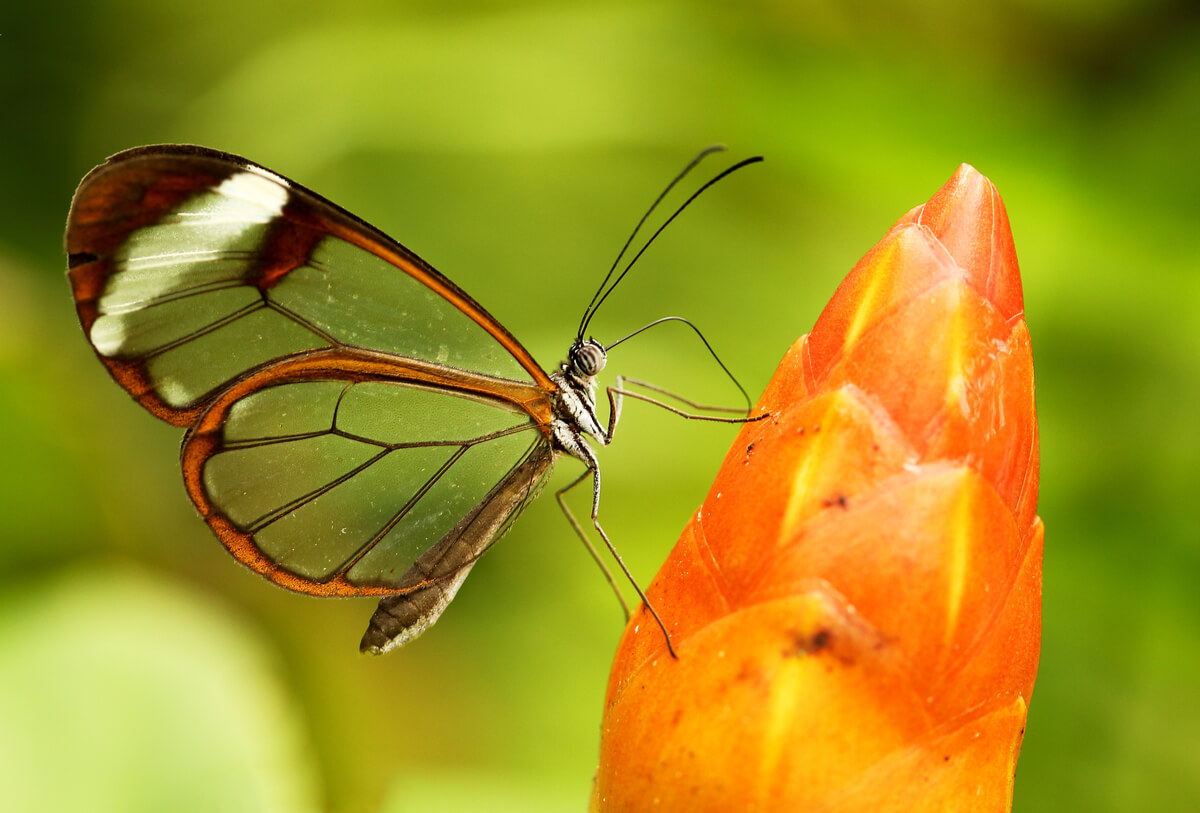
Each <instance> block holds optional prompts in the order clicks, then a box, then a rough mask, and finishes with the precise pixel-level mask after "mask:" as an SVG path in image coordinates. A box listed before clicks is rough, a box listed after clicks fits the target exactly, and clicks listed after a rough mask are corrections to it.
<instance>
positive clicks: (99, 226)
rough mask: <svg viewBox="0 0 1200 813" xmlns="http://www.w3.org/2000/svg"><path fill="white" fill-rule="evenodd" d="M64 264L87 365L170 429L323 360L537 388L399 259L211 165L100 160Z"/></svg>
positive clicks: (238, 167) (159, 153)
mask: <svg viewBox="0 0 1200 813" xmlns="http://www.w3.org/2000/svg"><path fill="white" fill-rule="evenodd" d="M67 251H68V254H69V257H70V263H71V274H70V276H71V280H72V284H73V287H74V291H75V297H76V304H77V308H78V310H79V314H80V318H81V321H82V322H83V325H84V329H85V331H86V332H87V335H88V339H89V341H90V342H91V343H92V346H93V347H94V348H95V350H96V353H97V354H98V355H99V356H100V357H101V359H102V360H103V361H104V362H105V364H106V365H107V366H108V367H109V369H110V371H111V372H112V373H113V375H114V377H115V378H116V379H117V381H118V382H119V383H121V385H122V386H124V387H125V388H126V389H128V390H129V391H130V392H131V393H132V394H133V395H134V396H135V397H137V398H138V400H139V401H140V402H141V403H142V404H143V405H144V406H146V407H147V408H148V409H150V410H151V411H152V412H154V413H155V414H156V415H158V416H159V417H162V418H164V419H165V420H169V421H171V422H172V423H176V424H179V425H185V426H186V425H189V424H190V423H192V422H193V421H194V420H195V419H196V417H197V415H198V411H199V408H200V407H201V406H202V405H203V404H204V402H205V401H206V400H208V399H210V398H211V397H212V396H213V395H214V394H215V393H217V392H219V391H220V390H221V389H222V388H223V387H224V386H226V385H227V384H228V383H229V382H230V381H232V380H234V379H236V378H237V377H238V376H240V375H243V374H245V373H246V372H247V371H249V370H252V369H255V368H256V367H258V366H260V365H263V364H267V363H270V362H272V361H273V360H275V359H277V358H280V357H282V356H285V355H287V354H290V353H295V352H300V351H304V350H310V349H317V348H323V347H341V346H349V347H361V348H369V349H372V350H377V351H381V352H385V353H390V354H395V355H400V356H406V357H411V358H418V359H422V360H425V361H430V362H434V363H438V364H443V365H449V366H453V367H458V368H463V369H467V370H472V371H477V372H480V373H485V374H488V375H494V376H501V377H506V378H511V379H516V380H521V381H526V382H531V383H537V384H539V385H540V386H543V387H545V386H548V380H547V379H546V376H545V374H544V373H543V372H542V371H541V369H540V368H539V367H538V366H537V364H536V363H535V362H534V361H533V359H532V358H531V357H530V356H529V354H528V353H527V352H526V351H525V350H524V349H523V348H522V347H521V346H520V344H518V343H517V342H516V340H515V339H513V338H512V336H511V335H510V334H508V332H507V331H506V330H504V328H502V327H501V326H499V325H498V324H497V323H495V321H494V320H493V319H492V318H491V317H490V316H489V315H488V314H487V313H486V312H485V311H484V310H483V309H482V308H481V307H480V306H479V305H478V304H477V303H475V302H474V301H473V300H472V299H471V298H470V297H468V296H467V295H466V294H465V293H463V292H462V291H461V290H460V289H458V288H457V286H455V285H454V284H453V283H452V282H450V281H449V280H447V279H446V278H445V277H443V276H442V275H440V274H439V273H438V272H436V271H434V270H433V269H432V268H430V267H429V266H428V265H427V264H426V263H424V262H423V261H421V260H420V258H418V257H417V256H416V255H414V254H412V252H410V251H408V250H407V249H405V248H403V247H402V246H400V245H399V244H397V243H396V242H395V241H393V240H391V239H390V238H388V237H386V236H385V235H383V234H382V233H380V232H379V231H378V230H376V229H374V228H373V227H371V226H369V225H367V224H366V223H363V222H362V221H360V220H358V219H357V218H354V217H353V216H352V215H350V214H348V213H346V212H345V211H344V210H342V209H340V208H338V207H336V206H335V205H333V204H332V203H329V202H328V201H326V200H325V199H324V198H321V197H320V196H318V195H316V194H315V193H312V192H310V191H308V190H306V189H304V188H303V187H301V186H299V185H297V184H294V183H292V182H291V181H288V180H286V179H284V178H282V177H281V176H279V175H276V174H274V173H272V172H270V171H268V170H266V169H263V168H262V167H259V166H257V165H255V164H252V163H249V162H247V161H244V160H243V159H238V158H235V157H233V156H228V155H225V154H223V153H217V152H214V151H210V150H203V149H201V148H188V147H173V148H146V149H142V150H133V151H130V152H127V153H122V154H121V155H118V156H116V157H114V158H113V159H110V161H109V162H108V163H106V164H104V165H102V166H101V167H99V168H97V169H96V170H94V171H93V172H92V173H91V174H90V175H89V176H88V177H87V178H85V179H84V181H83V183H82V184H81V185H80V188H79V191H78V192H77V193H76V197H75V202H74V205H73V206H72V210H71V215H70V218H69V221H68V225H67Z"/></svg>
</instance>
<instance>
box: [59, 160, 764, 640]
mask: <svg viewBox="0 0 1200 813" xmlns="http://www.w3.org/2000/svg"><path fill="white" fill-rule="evenodd" d="M712 149H716V148H712ZM712 149H710V150H705V151H704V152H702V153H701V154H700V155H698V156H697V157H696V158H695V159H694V160H693V161H692V163H690V164H689V165H688V167H687V168H686V169H685V170H684V171H683V172H682V173H680V174H679V176H677V177H676V178H675V180H674V181H672V183H671V185H670V186H668V187H667V190H664V192H663V195H665V194H666V191H668V190H670V189H671V187H672V186H673V185H674V184H675V183H676V182H677V181H678V180H680V178H682V177H683V176H684V175H685V174H686V173H687V171H688V170H689V169H691V168H692V167H693V166H695V164H696V163H697V162H698V161H699V160H700V158H702V157H703V156H704V155H705V154H707V153H708V152H711V151H712ZM758 160H761V159H760V158H758V157H755V158H751V159H747V160H745V161H742V162H740V163H738V164H736V165H734V166H733V167H730V168H729V169H727V170H725V171H724V172H722V173H721V174H719V175H717V176H716V177H715V178H713V179H712V180H710V181H709V182H708V183H706V184H705V185H704V186H702V187H701V189H700V190H698V191H697V192H696V193H695V194H693V195H692V197H691V198H689V199H688V201H687V203H690V202H691V200H693V199H695V197H696V196H697V195H699V194H700V192H701V191H703V190H704V189H706V188H707V187H708V186H710V185H712V184H713V183H715V182H716V181H717V180H719V179H720V178H722V177H724V176H725V175H727V174H728V173H729V172H732V171H734V170H735V169H738V168H740V167H741V166H744V165H746V164H748V163H753V162H754V161H758ZM663 195H660V196H659V199H658V200H656V201H655V204H656V205H657V203H658V202H659V201H661V200H662V197H663ZM687 203H684V205H683V206H681V207H679V209H678V210H677V211H676V212H675V215H672V217H671V218H670V219H668V220H667V221H666V223H669V222H670V220H671V219H673V218H674V217H675V216H676V215H678V214H679V212H680V211H682V210H683V208H684V207H686V206H687ZM653 209H654V206H651V209H650V210H651V211H652V210H653ZM649 214H650V211H648V212H647V213H646V215H647V216H648V215H649ZM645 220H646V216H643V218H642V221H641V222H640V223H639V224H638V226H639V228H640V226H641V225H642V224H643V223H644V222H645ZM666 223H664V224H663V226H662V227H660V228H659V232H661V230H662V228H663V227H665V226H666ZM659 232H656V233H655V236H657V234H658V233H659ZM636 233H637V229H635V230H634V234H635V235H636ZM653 239H654V238H653V237H651V238H650V241H652V240H653ZM632 240H633V235H631V236H630V242H632ZM650 241H647V243H646V245H649V242H650ZM628 246H629V242H627V243H626V246H625V248H628ZM66 250H67V256H68V261H69V272H68V276H69V278H70V281H71V286H72V289H73V292H74V296H75V305H76V310H77V311H78V314H79V319H80V322H81V323H82V326H83V330H84V333H85V334H86V336H87V338H88V341H89V342H90V343H91V345H92V348H93V349H94V350H95V352H96V355H97V356H98V357H99V358H100V361H101V362H103V364H104V366H105V367H107V368H108V371H109V373H110V374H111V375H112V377H113V378H114V379H115V380H116V381H117V383H118V384H120V385H121V386H122V387H124V388H125V389H126V390H127V391H128V392H129V393H130V395H132V396H133V398H134V399H135V400H136V401H137V402H138V403H139V404H141V405H142V406H143V407H145V408H146V409H147V410H149V411H150V412H151V413H152V414H154V415H155V416H157V417H158V418H161V419H162V420H164V421H167V422H168V423H171V424H174V425H176V426H180V427H184V428H186V429H187V433H186V435H185V437H184V439H183V447H182V450H181V452H180V459H181V465H182V468H183V478H184V483H185V485H186V487H187V492H188V495H189V496H190V497H191V499H192V501H193V502H194V503H195V505H196V508H197V509H198V510H199V512H200V514H201V516H203V518H204V520H205V522H207V523H208V525H209V527H210V528H212V530H213V531H214V532H215V533H216V535H217V538H218V539H220V540H221V543H222V544H223V545H224V546H225V547H226V549H228V551H229V552H230V553H231V554H233V556H234V557H235V558H237V559H238V561H240V562H242V563H243V564H244V565H246V566H247V567H249V568H250V569H251V570H253V571H255V572H256V573H259V574H261V575H262V576H265V577H266V578H267V579H270V580H271V581H273V582H275V583H276V584H278V585H281V586H283V587H286V588H288V589H290V590H295V591H298V592H301V593H308V594H310V595H318V596H381V597H382V598H381V600H380V603H379V607H378V609H377V610H376V612H375V614H374V615H373V616H372V618H371V621H370V624H369V626H368V629H367V632H366V634H365V635H364V637H363V640H362V644H361V648H362V650H363V651H366V652H372V653H382V652H385V651H387V650H390V649H392V648H394V647H397V646H399V645H401V644H403V643H405V642H407V641H410V640H412V639H413V638H415V637H416V636H418V635H420V634H421V633H422V632H423V631H424V630H425V629H427V628H428V627H429V626H430V625H431V624H433V623H434V622H435V621H436V620H437V618H438V616H439V615H441V613H442V611H443V610H444V609H445V608H446V606H447V605H448V604H449V603H450V601H451V599H453V598H454V595H455V593H456V591H457V590H458V588H459V587H460V585H461V584H462V582H463V580H464V579H465V578H466V576H467V573H468V572H469V571H470V570H471V567H472V565H474V563H475V562H476V560H478V558H479V557H480V556H481V555H482V554H483V553H484V551H486V550H487V549H488V548H489V547H490V546H491V545H492V544H493V543H494V542H495V541H496V539H498V538H499V537H500V536H501V535H502V534H503V533H504V531H505V530H507V528H508V526H509V524H510V523H511V522H512V521H513V520H514V519H515V518H516V516H517V515H518V514H519V513H520V512H521V510H522V509H523V508H524V507H525V506H526V505H527V504H528V503H529V501H530V500H532V499H533V498H534V497H535V496H536V495H537V493H538V491H539V490H540V488H541V487H542V485H543V484H544V482H545V481H546V479H547V478H548V477H549V474H550V470H551V467H552V466H553V464H554V461H555V459H556V458H557V457H559V456H560V455H562V454H568V455H571V456H572V457H575V458H577V459H579V460H580V461H581V462H582V463H583V464H584V466H585V467H586V470H585V471H584V473H583V474H582V475H581V476H580V477H579V478H577V479H576V480H575V481H574V482H572V484H571V486H573V485H576V484H578V483H580V482H582V481H583V480H585V479H586V478H587V477H589V476H590V477H591V478H592V482H593V497H592V520H593V524H594V526H595V528H596V530H597V531H598V532H599V533H600V534H601V536H602V537H603V539H604V541H605V543H606V545H608V548H609V550H610V552H611V553H612V554H613V556H614V557H615V558H616V560H617V562H618V563H619V564H620V566H621V569H622V570H623V571H624V572H625V574H626V576H628V577H629V579H630V581H631V582H632V583H633V585H634V587H635V589H636V590H637V592H638V595H639V596H640V597H641V598H642V600H643V602H644V601H645V595H644V594H643V593H642V591H641V588H640V587H638V586H637V583H636V581H634V580H633V578H632V576H630V575H629V571H628V570H627V569H625V565H624V563H622V562H621V560H620V557H619V556H618V555H617V553H616V550H615V549H614V548H613V546H612V544H611V543H610V542H609V541H608V538H607V536H605V535H604V531H603V529H601V528H600V525H599V522H598V520H597V512H598V509H599V499H600V473H599V467H598V464H597V460H596V456H595V453H594V452H593V450H592V449H591V447H590V446H589V445H588V443H587V441H586V440H585V439H584V436H585V435H591V436H592V437H593V438H595V439H597V440H598V442H600V443H601V444H607V443H609V441H610V440H611V439H612V434H613V430H614V429H615V426H616V422H617V417H618V415H619V412H620V403H621V402H620V398H621V396H622V395H624V394H630V395H633V393H627V392H625V391H623V390H621V388H620V385H621V382H622V379H620V378H618V386H617V387H616V388H613V387H610V388H609V390H608V392H609V402H610V408H611V409H610V414H609V420H608V424H607V426H605V425H602V423H601V421H600V419H599V417H598V416H597V413H596V397H595V395H596V392H595V391H596V381H595V376H596V374H597V373H599V372H600V371H601V370H602V369H603V368H604V365H605V361H606V358H607V350H608V349H610V348H611V347H613V346H614V345H615V344H616V343H614V344H613V345H609V346H608V347H607V348H606V347H605V346H604V345H602V344H601V343H600V342H598V341H596V340H595V339H592V338H588V339H584V332H585V330H586V329H587V324H588V322H589V320H590V319H591V316H592V315H593V314H594V313H595V310H596V308H597V307H599V305H600V304H601V303H602V302H603V301H604V299H605V298H606V297H607V295H608V293H609V292H611V290H612V287H613V286H615V285H616V284H617V282H619V281H620V279H621V278H622V277H623V276H624V274H625V272H627V271H628V270H629V267H630V266H631V265H632V262H630V264H629V265H627V266H626V267H625V269H624V271H622V273H621V274H619V275H617V276H616V278H615V279H613V274H614V272H615V270H616V267H617V264H616V263H614V265H613V268H612V270H610V271H609V274H608V276H607V277H605V280H604V282H603V283H602V284H601V286H600V289H599V290H598V291H597V292H596V296H594V297H593V299H592V302H591V304H590V305H589V306H588V309H587V310H586V312H585V314H584V317H583V320H582V321H581V322H580V327H579V332H578V334H577V336H576V337H575V340H574V341H573V343H572V344H571V346H570V349H569V350H568V352H567V360H566V361H564V362H563V363H562V364H561V365H560V366H559V367H558V369H557V370H555V371H553V372H549V373H547V372H545V371H544V370H543V369H542V368H541V367H540V366H539V365H538V364H537V362H535V361H534V359H533V357H532V356H531V355H530V354H529V352H528V351H527V350H526V349H525V348H524V347H522V346H521V344H520V342H518V341H517V340H516V338H514V337H513V335H512V334H511V333H509V331H508V330H507V329H506V328H505V327H504V326H503V325H501V324H500V323H499V322H497V321H496V320H495V319H494V318H493V317H492V316H491V315H490V314H489V313H488V312H487V311H486V310H484V308H483V307H482V306H481V305H479V303H477V302H476V301H475V300H474V299H472V298H471V297H470V296H469V295H468V294H467V293H466V292H464V291H463V290H462V289H461V288H459V287H458V286H457V285H455V284H454V283H453V282H451V281H450V280H449V279H447V278H446V277H444V276H442V275H441V274H440V273H438V272H437V271H435V270H434V269H433V268H432V267H431V266H430V265H429V264H428V263H426V262H424V261H423V260H422V259H421V258H420V257H418V256H417V255H416V254H414V253H413V252H411V251H409V250H408V249H407V248H405V247H404V246H402V245H400V244H399V243H397V242H396V241H395V240H392V239H391V238H390V237H388V236H387V235H385V234H384V233H383V232H381V231H379V230H378V229H376V228H375V227H373V226H371V225H369V224H368V223H366V222H364V221H363V220H360V219H359V218H357V217H355V216H354V215H352V214H350V213H349V212H347V211H346V210H344V209H342V208H341V207H339V206H337V205H335V204H333V203H331V202H330V201H328V200H326V199H325V198H323V197H321V196H320V195H317V194H316V193H314V192H311V191H309V190H308V189H306V188H304V187H303V186H300V185H299V184H296V183H294V182H292V181H290V180H288V179H287V178H284V177H283V176H281V175H278V174H276V173H274V172H271V171H270V170H268V169H265V168H264V167H261V166H259V165H257V164H255V163H253V162H251V161H248V160H246V159H244V158H240V157H238V156H235V155H230V154H228V153H223V152H219V151H216V150H211V149H207V148H204V147H196V146H186V145H160V146H150V147H141V148H137V149H132V150H128V151H126V152H122V153H119V154H117V155H114V156H113V157H112V158H110V159H109V160H108V161H107V162H106V163H104V164H102V165H100V166H98V167H96V168H95V169H94V170H92V172H91V173H89V174H88V175H87V177H85V178H84V179H83V181H82V182H81V183H80V185H79V189H78V190H77V191H76V193H75V197H74V200H73V202H72V205H71V211H70V215H69V216H68V221H67V230H66ZM624 250H625V249H622V254H621V255H618V262H619V261H620V258H621V256H623V254H624ZM642 250H643V251H644V250H645V246H643V248H642ZM639 256H641V252H638V254H637V256H635V257H634V261H636V259H637V257H639ZM610 281H611V284H610ZM605 286H608V288H607V290H606V289H605ZM669 318H676V317H669ZM681 321H682V320H681ZM688 324H689V325H690V323H688ZM693 329H694V328H693ZM639 332H640V331H639ZM631 335H633V334H631ZM626 338H628V337H626ZM701 338H703V337H701ZM621 341H624V339H622V340H621ZM705 344H706V345H707V342H705ZM710 352H711V348H710ZM714 357H715V354H714ZM718 363H719V360H718ZM722 366H723V365H722ZM635 397H641V398H643V400H653V399H650V398H647V397H646V396H644V395H642V396H635ZM676 411H678V410H676ZM681 414H682V413H681ZM708 419H709V420H746V419H745V418H741V419H720V418H708ZM571 486H567V488H570V487H571ZM566 490H567V489H563V490H562V491H560V492H559V502H560V504H561V505H562V506H563V509H564V511H566V512H567V516H568V518H569V519H570V520H571V523H572V525H573V527H574V528H575V530H576V531H577V533H579V535H580V537H581V538H582V539H583V540H584V543H585V544H586V545H587V547H588V549H589V551H591V553H592V555H593V556H594V557H595V558H596V560H597V562H600V564H601V567H602V568H603V569H604V571H605V573H606V575H608V578H609V581H610V583H612V584H613V587H614V589H616V584H615V581H614V580H613V579H612V576H611V574H610V573H609V571H608V569H607V568H606V567H605V566H604V564H603V562H602V561H601V560H600V558H599V556H598V555H597V553H596V551H595V549H594V548H593V547H592V545H591V543H590V542H589V541H588V540H587V536H586V534H584V533H583V530H582V528H581V527H580V525H579V523H578V522H576V521H575V519H574V517H573V516H572V515H571V514H570V511H569V510H568V509H567V508H566V503H565V502H564V501H563V499H562V494H563V492H565V491H566ZM619 595H620V593H619V591H618V596H619ZM622 603H623V601H622ZM646 606H647V609H648V610H649V611H650V612H651V613H652V614H653V616H654V618H655V620H656V621H657V622H658V624H659V626H660V627H662V629H663V634H664V636H666V634H667V633H666V627H665V626H663V624H662V621H661V620H660V619H659V618H658V614H657V612H655V611H654V608H653V607H651V606H650V605H649V604H648V603H647V605H646ZM626 612H627V613H628V608H626ZM667 645H668V648H669V647H670V638H669V637H667ZM672 654H674V653H673V650H672Z"/></svg>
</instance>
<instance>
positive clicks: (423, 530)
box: [201, 381, 545, 590]
mask: <svg viewBox="0 0 1200 813" xmlns="http://www.w3.org/2000/svg"><path fill="white" fill-rule="evenodd" d="M531 430H532V431H531ZM544 444H545V440H544V439H543V436H542V434H541V432H539V431H537V429H536V425H535V424H534V423H533V422H532V421H531V420H530V418H529V417H528V416H527V415H525V414H524V413H517V412H515V411H510V410H508V409H503V408H497V406H496V405H495V404H494V403H491V402H488V403H485V402H481V401H478V400H475V399H473V398H471V397H465V396H462V395H459V394H454V393H450V392H442V391H434V390H429V389H424V388H420V387H414V386H411V385H407V384H401V383H385V382H378V381H370V382H361V383H347V382H345V381H304V382H295V383H286V384H282V385H278V386H273V387H270V388H267V389H262V390H258V391H256V392H254V393H253V394H251V395H248V396H246V397H244V398H242V399H240V400H238V401H237V402H236V403H235V404H234V405H233V406H232V407H230V409H229V415H228V420H227V421H226V422H225V423H224V425H223V428H222V429H221V430H220V441H219V442H218V443H217V444H215V446H214V449H215V451H214V453H212V454H211V455H210V456H208V457H207V458H206V459H205V460H204V462H203V466H202V472H201V480H202V483H203V488H204V491H205V493H206V496H207V499H208V501H209V503H210V504H211V506H212V509H211V511H212V513H213V514H215V515H217V516H219V517H221V518H222V519H223V520H225V521H227V522H228V523H230V524H231V525H232V526H233V528H234V529H236V531H237V532H238V533H239V534H240V535H243V536H244V537H246V538H247V539H248V540H249V541H250V542H251V543H252V544H253V546H254V548H256V549H257V551H258V552H260V553H261V554H262V555H263V556H264V557H265V558H266V559H267V560H269V561H270V562H271V563H273V564H274V565H275V566H276V567H278V568H280V569H281V570H283V571H284V572H286V573H288V574H291V575H292V576H295V577H297V578H298V579H300V580H303V581H305V582H312V583H316V584H320V583H326V582H329V581H330V580H332V579H336V578H341V579H343V580H344V581H345V582H347V583H348V586H349V587H352V588H370V587H375V588H384V589H393V590H395V589H403V587H404V584H403V582H402V579H403V577H404V576H405V574H406V573H407V572H408V571H409V569H410V567H411V566H412V564H413V562H414V561H415V560H416V559H417V558H418V557H419V556H420V555H421V554H422V553H423V552H424V551H426V550H427V549H428V548H430V547H431V546H433V545H435V544H436V543H438V542H439V541H440V540H442V539H443V538H444V537H446V536H447V534H450V533H451V532H452V531H453V530H454V529H455V527H456V526H457V525H458V524H459V523H460V521H461V520H463V518H464V517H467V516H468V515H469V514H471V512H472V511H473V510H474V509H475V508H476V507H477V506H479V505H480V504H481V503H482V502H484V501H485V498H487V497H488V496H489V494H490V493H491V492H492V491H493V489H494V488H495V487H496V485H497V484H498V483H501V482H503V481H505V480H506V478H507V477H508V476H509V475H510V473H511V472H513V471H514V470H515V469H516V468H517V467H518V466H519V465H520V464H521V463H522V462H523V461H524V460H526V459H527V458H528V457H529V455H530V454H531V453H532V452H533V451H534V450H535V449H536V448H538V447H544ZM536 486H537V483H529V484H526V485H525V487H526V488H527V489H529V490H534V489H535V488H536Z"/></svg>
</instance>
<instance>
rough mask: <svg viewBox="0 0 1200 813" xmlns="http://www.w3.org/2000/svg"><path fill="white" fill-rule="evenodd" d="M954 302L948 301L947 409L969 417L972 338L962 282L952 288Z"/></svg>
mask: <svg viewBox="0 0 1200 813" xmlns="http://www.w3.org/2000/svg"><path fill="white" fill-rule="evenodd" d="M952 291H953V293H952V296H953V297H954V300H955V301H954V302H952V303H948V306H949V307H950V308H951V312H952V313H953V316H952V317H951V321H950V324H949V326H948V327H949V329H948V330H947V331H946V334H947V345H948V347H947V353H946V368H947V369H946V401H945V404H946V409H947V411H954V410H957V411H958V412H959V413H960V414H961V415H962V416H963V417H964V418H969V417H970V413H969V412H968V409H969V407H968V404H967V372H968V371H967V369H966V363H967V358H968V356H967V345H968V343H969V342H970V340H971V337H970V334H969V326H968V325H966V324H965V323H964V314H963V309H962V307H961V300H962V294H963V290H962V283H961V282H960V283H958V284H956V285H955V286H954V288H953V289H952Z"/></svg>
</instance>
